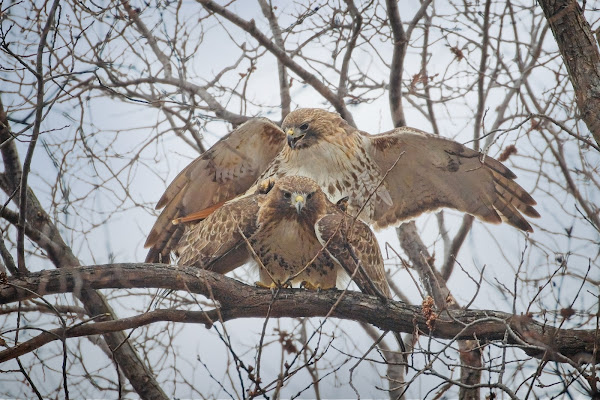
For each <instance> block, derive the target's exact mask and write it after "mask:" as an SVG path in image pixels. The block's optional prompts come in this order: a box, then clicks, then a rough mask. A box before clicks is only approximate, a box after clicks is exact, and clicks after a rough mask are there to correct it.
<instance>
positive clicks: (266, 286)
mask: <svg viewBox="0 0 600 400" xmlns="http://www.w3.org/2000/svg"><path fill="white" fill-rule="evenodd" d="M254 284H255V285H256V286H257V287H259V288H263V289H271V290H273V289H277V288H278V287H279V285H278V284H276V283H275V282H271V284H270V285H268V284H266V283H262V282H260V281H258V282H254Z"/></svg>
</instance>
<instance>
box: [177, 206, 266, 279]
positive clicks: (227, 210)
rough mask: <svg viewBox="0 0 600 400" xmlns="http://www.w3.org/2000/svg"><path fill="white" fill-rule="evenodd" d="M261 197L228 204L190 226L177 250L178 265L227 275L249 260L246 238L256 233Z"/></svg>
mask: <svg viewBox="0 0 600 400" xmlns="http://www.w3.org/2000/svg"><path fill="white" fill-rule="evenodd" d="M258 198H259V196H252V197H244V198H241V199H239V200H235V201H231V202H229V203H226V204H225V205H223V206H222V207H221V208H219V209H217V210H216V211H215V212H213V213H212V214H210V215H209V216H208V217H207V218H206V219H205V220H203V221H201V222H200V223H197V224H191V225H188V226H187V228H186V231H185V234H184V235H183V238H182V239H181V243H180V244H179V247H178V248H177V253H178V254H180V255H181V256H180V258H179V261H178V263H179V264H181V265H186V266H197V267H200V268H206V269H209V270H211V271H215V272H219V273H222V274H225V273H227V272H229V271H232V270H233V269H235V268H237V267H239V266H240V265H242V264H243V263H244V262H246V261H247V260H248V259H249V253H248V250H247V248H246V242H245V240H244V238H243V237H242V234H241V233H240V231H241V232H242V233H243V234H244V236H246V238H248V237H250V236H252V234H253V233H254V232H255V230H256V217H257V215H258V210H259V206H258Z"/></svg>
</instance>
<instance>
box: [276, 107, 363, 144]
mask: <svg viewBox="0 0 600 400" xmlns="http://www.w3.org/2000/svg"><path fill="white" fill-rule="evenodd" d="M281 128H282V129H283V131H284V132H285V134H286V135H287V142H288V145H289V146H290V148H291V149H293V150H296V149H305V148H308V147H310V146H313V145H315V144H317V143H318V142H319V141H320V140H326V141H330V142H331V141H334V140H336V139H338V140H339V138H340V135H346V134H348V132H350V131H351V130H352V129H351V127H350V125H349V124H348V123H347V122H346V121H344V119H343V118H342V117H340V115H339V114H336V113H333V112H329V111H325V110H321V109H318V108H299V109H297V110H295V111H292V112H291V113H289V114H288V115H287V117H285V119H284V120H283V124H282V125H281Z"/></svg>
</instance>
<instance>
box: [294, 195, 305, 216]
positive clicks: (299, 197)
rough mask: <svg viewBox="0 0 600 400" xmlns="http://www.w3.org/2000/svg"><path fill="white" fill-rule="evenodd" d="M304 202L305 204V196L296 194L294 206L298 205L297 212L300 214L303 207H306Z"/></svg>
mask: <svg viewBox="0 0 600 400" xmlns="http://www.w3.org/2000/svg"><path fill="white" fill-rule="evenodd" d="M304 204H305V200H304V196H302V195H299V194H296V195H295V196H294V207H296V212H297V213H298V214H300V211H302V207H304Z"/></svg>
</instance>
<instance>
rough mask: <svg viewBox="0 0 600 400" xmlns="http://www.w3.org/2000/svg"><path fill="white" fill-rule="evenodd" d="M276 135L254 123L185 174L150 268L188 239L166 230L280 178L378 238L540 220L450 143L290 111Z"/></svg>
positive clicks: (151, 240)
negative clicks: (307, 187) (435, 221)
mask: <svg viewBox="0 0 600 400" xmlns="http://www.w3.org/2000/svg"><path fill="white" fill-rule="evenodd" d="M282 128H283V130H281V129H279V128H278V127H277V126H276V125H275V124H273V123H272V122H270V121H268V120H265V119H254V120H250V121H248V122H246V123H245V124H243V125H241V126H240V127H239V128H238V129H236V130H234V131H233V132H231V133H229V134H228V135H227V136H225V137H224V138H223V139H221V140H220V141H219V142H217V143H216V144H215V145H214V146H213V147H212V148H211V149H210V150H208V151H207V152H205V153H204V154H202V155H201V156H200V157H199V158H197V159H196V160H195V161H193V162H192V163H191V164H190V165H188V166H187V167H186V168H185V169H184V170H183V171H182V172H181V173H180V174H179V175H178V176H177V177H176V178H175V180H174V181H173V182H172V183H171V184H170V185H169V187H168V188H167V190H166V191H165V193H164V194H163V196H162V198H161V199H160V201H159V202H158V205H157V208H162V207H165V209H164V210H163V212H162V213H161V215H160V216H159V217H158V220H157V221H156V223H155V224H154V227H153V228H152V231H151V232H150V235H149V236H148V239H147V241H146V247H150V251H149V253H148V256H147V258H146V260H147V261H148V262H156V261H160V260H168V256H169V253H170V251H171V250H172V249H174V248H175V246H176V245H177V243H178V242H179V239H180V238H181V235H182V234H183V230H184V228H183V226H182V225H172V224H171V221H172V220H175V219H178V218H181V217H185V216H188V217H189V218H188V219H190V220H193V219H194V218H196V217H204V216H206V215H207V214H208V212H210V211H212V210H214V209H217V208H218V207H219V206H220V205H221V204H222V203H223V202H225V201H228V200H230V199H232V198H234V197H236V196H238V195H241V194H244V193H254V191H255V190H256V188H255V182H257V181H261V180H263V179H267V178H270V177H274V178H279V177H282V176H286V175H300V176H307V177H310V178H312V179H314V180H315V181H316V182H317V184H318V185H319V186H320V187H321V188H322V190H323V191H324V192H325V194H326V195H327V197H328V198H329V200H331V201H332V202H334V203H335V202H337V201H338V200H339V199H341V198H344V197H348V198H349V204H348V212H349V213H350V214H352V215H356V214H357V213H360V214H359V218H360V219H361V220H362V221H364V222H366V223H368V224H372V225H374V227H375V228H383V227H386V226H389V225H397V224H399V223H400V222H401V221H404V220H407V219H410V218H414V217H416V216H418V215H419V214H421V213H423V212H426V211H433V210H436V209H438V208H441V207H449V208H454V209H457V210H459V211H463V212H466V213H469V214H471V215H474V216H476V217H478V218H480V219H482V220H483V221H486V222H491V223H500V222H502V221H505V222H507V223H509V224H510V225H512V226H515V227H517V228H518V229H521V230H524V231H532V228H531V226H530V225H529V223H528V222H527V221H526V220H525V218H524V217H523V214H524V215H526V216H529V217H539V214H538V213H537V211H536V210H535V209H534V208H533V207H532V206H533V205H535V204H536V202H535V201H534V200H533V198H532V197H531V196H530V195H529V194H528V193H527V192H526V191H525V190H524V189H523V188H522V187H521V186H519V185H518V184H517V183H516V182H515V181H514V180H513V179H514V178H515V177H516V176H515V175H514V174H513V173H512V172H511V171H510V170H509V169H508V168H506V167H505V166H504V165H502V164H501V163H500V162H498V161H496V160H494V159H493V158H491V157H488V156H486V155H484V154H481V153H479V152H477V151H474V150H471V149H469V148H467V147H465V146H463V145H462V144H460V143H457V142H454V141H452V140H448V139H444V138H441V137H438V136H433V135H429V134H426V133H424V132H421V131H419V130H417V129H413V128H407V127H403V128H397V129H394V130H392V131H389V132H386V133H382V134H379V135H369V134H367V133H365V132H361V131H359V130H357V129H356V128H354V127H352V126H350V125H349V124H348V123H347V122H346V121H344V120H343V119H342V118H341V117H340V116H339V115H338V114H335V113H331V112H328V111H325V110H321V109H298V110H296V111H293V112H291V113H290V114H289V115H288V116H287V117H286V118H285V120H284V121H283V126H282ZM201 210H204V211H202V212H201V213H200V214H198V215H196V214H194V213H196V212H198V211H201ZM207 210H208V212H207Z"/></svg>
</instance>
